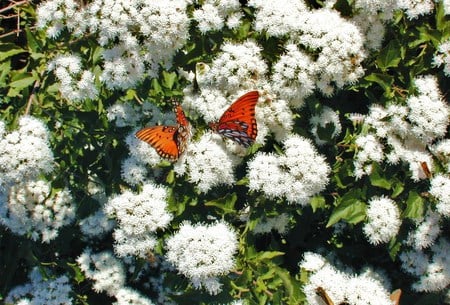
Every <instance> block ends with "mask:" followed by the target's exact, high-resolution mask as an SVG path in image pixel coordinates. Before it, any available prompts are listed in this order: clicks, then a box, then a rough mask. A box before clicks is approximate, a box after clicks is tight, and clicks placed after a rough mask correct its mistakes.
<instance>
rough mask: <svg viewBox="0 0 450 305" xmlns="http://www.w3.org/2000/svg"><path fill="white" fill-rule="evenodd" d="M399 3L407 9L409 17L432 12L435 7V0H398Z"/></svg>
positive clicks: (400, 6)
mask: <svg viewBox="0 0 450 305" xmlns="http://www.w3.org/2000/svg"><path fill="white" fill-rule="evenodd" d="M397 5H398V7H399V8H401V9H403V10H405V12H406V15H407V16H408V18H409V19H416V18H418V17H419V16H421V15H427V14H430V13H431V12H432V11H433V9H434V3H433V0H397Z"/></svg>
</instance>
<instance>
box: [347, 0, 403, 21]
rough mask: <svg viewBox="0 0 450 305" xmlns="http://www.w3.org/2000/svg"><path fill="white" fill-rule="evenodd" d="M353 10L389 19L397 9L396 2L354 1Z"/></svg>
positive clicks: (389, 0)
mask: <svg viewBox="0 0 450 305" xmlns="http://www.w3.org/2000/svg"><path fill="white" fill-rule="evenodd" d="M354 5H355V8H356V9H358V10H360V11H362V12H364V13H365V14H366V15H375V14H379V15H381V16H380V17H381V19H383V20H386V19H391V18H392V17H393V13H394V11H395V10H396V9H397V0H381V1H374V0H355V2H354Z"/></svg>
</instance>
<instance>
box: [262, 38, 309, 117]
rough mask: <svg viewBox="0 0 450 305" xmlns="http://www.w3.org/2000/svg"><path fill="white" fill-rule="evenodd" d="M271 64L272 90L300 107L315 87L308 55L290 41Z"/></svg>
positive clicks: (294, 105)
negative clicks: (281, 53)
mask: <svg viewBox="0 0 450 305" xmlns="http://www.w3.org/2000/svg"><path fill="white" fill-rule="evenodd" d="M285 49H286V53H285V54H283V55H281V56H280V59H279V60H278V61H277V62H276V63H275V64H274V66H273V74H272V77H271V81H272V87H273V91H274V92H275V93H276V94H277V95H278V96H279V97H280V98H281V99H286V100H287V101H289V103H290V104H291V105H292V106H293V107H297V108H300V107H301V106H302V105H303V102H304V99H305V98H306V97H308V96H309V95H311V94H312V93H313V91H314V89H315V80H316V79H315V65H314V62H313V60H312V59H311V58H310V56H309V55H308V54H307V53H305V52H304V51H301V50H299V49H298V47H297V45H295V44H293V43H290V44H287V45H286V46H285Z"/></svg>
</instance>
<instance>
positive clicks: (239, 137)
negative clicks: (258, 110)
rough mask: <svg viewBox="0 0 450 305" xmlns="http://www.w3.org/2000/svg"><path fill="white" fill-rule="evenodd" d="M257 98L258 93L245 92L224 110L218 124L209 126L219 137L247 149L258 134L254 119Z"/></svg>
mask: <svg viewBox="0 0 450 305" xmlns="http://www.w3.org/2000/svg"><path fill="white" fill-rule="evenodd" d="M258 98H259V92H258V91H250V92H247V93H246V94H244V95H243V96H241V97H240V98H238V99H237V100H236V101H235V102H234V103H233V104H231V106H230V107H229V108H228V109H227V110H225V112H224V113H223V114H222V116H221V117H220V119H219V121H218V122H216V123H210V124H209V126H210V127H211V129H212V130H214V131H215V132H217V133H218V134H220V135H221V136H223V137H225V138H229V139H231V140H233V141H235V142H237V143H239V144H241V145H243V146H244V147H249V146H250V145H251V144H252V143H253V142H254V141H255V138H256V135H257V133H258V129H257V126H256V119H255V106H256V103H257V102H258Z"/></svg>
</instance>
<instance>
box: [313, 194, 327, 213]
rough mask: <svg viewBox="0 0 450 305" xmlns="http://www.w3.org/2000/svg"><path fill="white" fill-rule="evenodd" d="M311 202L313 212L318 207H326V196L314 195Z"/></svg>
mask: <svg viewBox="0 0 450 305" xmlns="http://www.w3.org/2000/svg"><path fill="white" fill-rule="evenodd" d="M309 204H310V205H311V207H312V209H313V212H316V211H317V209H323V208H325V206H326V204H325V198H324V197H323V196H314V197H313V198H311V200H310V202H309Z"/></svg>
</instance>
